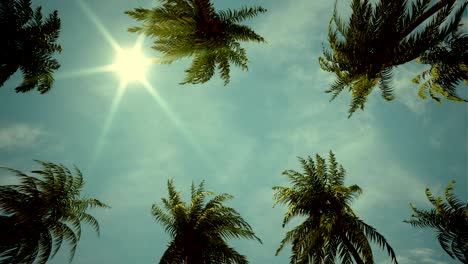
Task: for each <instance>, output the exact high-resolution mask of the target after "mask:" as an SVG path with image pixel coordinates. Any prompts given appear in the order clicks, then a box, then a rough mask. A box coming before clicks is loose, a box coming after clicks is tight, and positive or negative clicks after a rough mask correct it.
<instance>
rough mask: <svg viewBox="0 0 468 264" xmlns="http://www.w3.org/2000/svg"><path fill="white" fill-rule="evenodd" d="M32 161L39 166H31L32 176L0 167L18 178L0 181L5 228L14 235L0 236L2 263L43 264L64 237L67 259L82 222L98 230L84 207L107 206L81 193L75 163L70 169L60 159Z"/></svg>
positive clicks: (80, 174)
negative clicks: (11, 226) (12, 182)
mask: <svg viewBox="0 0 468 264" xmlns="http://www.w3.org/2000/svg"><path fill="white" fill-rule="evenodd" d="M36 162H37V163H39V164H40V165H41V166H42V169H41V170H34V171H32V173H33V174H35V175H36V176H29V175H27V174H26V173H23V172H21V171H19V170H14V169H10V168H2V169H6V170H8V171H9V172H12V173H13V175H15V176H17V177H18V178H19V180H20V183H19V184H18V185H5V186H0V212H2V213H4V214H6V215H7V216H8V220H9V221H10V222H11V223H14V226H15V228H14V229H13V230H11V231H10V232H12V236H13V237H17V238H18V239H17V240H15V239H13V240H7V241H4V240H1V239H0V252H1V253H0V259H3V260H5V259H6V260H5V261H7V263H9V262H8V261H12V263H31V264H32V263H33V262H34V263H40V264H43V263H45V262H46V261H48V260H49V259H50V258H52V257H53V256H55V254H56V253H57V252H58V250H59V249H60V247H61V245H62V242H63V241H64V240H66V241H67V242H69V244H70V253H71V254H70V261H71V260H72V259H73V256H74V254H75V250H76V246H77V244H78V241H79V239H80V237H81V223H82V222H84V223H87V224H89V225H91V226H92V227H93V228H94V229H95V230H96V232H97V233H98V234H99V224H98V221H97V220H96V219H95V218H94V217H93V216H92V215H90V214H88V213H87V210H88V209H89V208H96V207H99V208H106V207H108V206H107V205H106V204H104V203H102V202H101V201H99V200H97V199H94V198H83V197H82V196H81V192H82V190H83V187H84V181H83V175H82V173H81V172H80V170H79V169H78V168H76V167H75V173H74V174H73V173H72V172H71V171H70V170H69V169H68V168H67V167H65V166H64V165H61V164H54V163H51V162H43V161H36ZM2 248H4V249H6V251H3V250H1V249H2ZM35 261H36V262H35ZM0 263H2V262H1V261H0Z"/></svg>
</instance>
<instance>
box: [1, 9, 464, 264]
mask: <svg viewBox="0 0 468 264" xmlns="http://www.w3.org/2000/svg"><path fill="white" fill-rule="evenodd" d="M32 2H33V6H38V5H41V6H42V7H43V12H44V13H50V12H51V11H52V10H58V12H59V16H60V18H61V20H62V30H61V34H60V39H59V42H60V44H61V45H62V47H63V52H62V53H61V54H60V55H58V56H57V59H58V60H59V62H60V63H61V65H62V66H61V68H60V69H59V70H58V71H57V72H56V74H55V79H56V80H55V83H54V86H53V89H52V90H51V91H50V92H49V93H47V94H45V95H40V94H38V93H37V92H35V91H34V92H30V93H26V94H16V93H15V92H14V87H16V85H18V84H19V83H20V81H21V75H20V74H19V73H17V74H15V75H14V76H12V78H10V80H9V81H8V82H6V83H5V85H4V86H3V87H1V88H0V166H6V167H11V168H15V169H20V170H22V171H31V170H35V169H38V168H39V166H38V164H37V163H35V162H34V160H35V159H37V160H43V161H50V162H54V163H62V164H64V165H66V166H68V167H72V166H73V164H75V165H76V166H77V167H78V168H79V169H80V170H81V171H82V172H83V174H84V178H85V181H86V186H85V191H84V192H85V195H86V196H88V197H95V198H97V199H99V200H101V201H103V202H105V203H107V204H109V205H110V206H111V207H112V208H110V209H101V210H97V209H95V210H92V211H91V213H92V214H93V215H94V216H95V217H96V218H97V219H98V221H99V223H100V225H101V235H100V237H98V236H97V235H96V234H95V233H94V231H93V230H92V228H91V227H89V226H85V225H84V226H83V229H84V231H83V235H82V238H81V240H80V242H79V245H78V248H77V251H76V255H75V257H74V259H73V263H76V264H87V263H90V264H93V263H114V264H120V263H122V264H123V263H141V264H143V263H157V262H158V261H159V258H160V257H161V255H162V253H163V252H164V250H165V249H166V246H167V243H168V242H169V239H170V238H169V236H168V235H167V234H165V233H164V229H163V228H162V227H161V226H160V225H159V224H158V223H157V222H156V220H155V219H154V218H153V217H152V215H151V213H150V209H151V205H152V204H153V203H160V199H161V197H166V196H167V180H168V179H174V183H175V186H176V188H177V190H178V191H180V192H182V193H183V194H184V197H185V198H188V193H189V191H190V185H191V183H192V181H194V182H195V183H196V184H198V183H199V182H200V181H202V180H205V181H206V186H207V189H208V190H210V191H215V192H218V193H229V194H232V195H234V197H235V198H234V199H232V200H231V201H229V202H228V203H227V205H229V206H232V207H233V208H235V209H236V210H237V211H238V212H239V213H240V214H241V215H242V217H244V219H245V220H246V221H247V222H248V223H249V224H250V225H251V226H252V228H253V230H254V231H255V232H256V234H257V236H259V237H260V238H261V239H262V241H263V244H259V243H257V242H255V241H248V240H232V241H229V243H230V244H231V245H233V246H234V247H235V248H236V249H237V250H238V251H239V252H240V253H241V254H244V255H246V256H247V257H248V259H249V261H250V263H257V264H267V263H288V262H289V256H290V251H289V250H290V248H289V247H287V248H285V249H284V250H283V251H282V252H281V253H280V254H279V256H275V251H276V249H277V247H278V246H279V243H280V241H281V239H282V238H283V236H284V234H285V232H287V231H288V230H290V229H292V228H293V227H294V226H295V225H297V224H298V223H300V219H298V220H296V221H293V222H292V223H291V224H289V225H287V226H286V227H285V228H282V227H281V223H282V218H283V215H284V213H285V211H286V208H285V207H284V206H275V207H274V208H273V207H272V206H273V203H274V201H273V190H272V187H273V186H277V185H282V186H286V185H288V184H289V183H288V181H287V179H286V177H285V176H283V175H281V173H282V172H283V171H284V170H286V169H294V170H300V167H299V162H298V160H297V157H307V156H308V155H310V156H315V154H319V155H321V156H322V157H325V156H327V155H328V152H329V151H330V150H332V151H333V152H334V153H335V155H336V159H337V161H338V162H339V163H340V164H342V165H343V167H344V168H345V169H346V171H347V175H346V179H345V184H346V185H352V184H357V185H359V186H360V187H361V188H362V189H363V194H362V195H361V196H360V197H359V198H358V199H357V200H355V201H354V202H353V204H352V208H353V209H354V211H355V213H356V214H357V215H358V216H359V217H360V218H361V219H363V220H364V221H365V222H366V223H368V224H370V225H372V226H373V227H375V228H376V229H377V230H378V231H379V232H380V233H381V234H383V235H384V236H385V237H386V239H387V241H388V242H389V243H390V245H391V246H392V247H393V248H394V250H395V252H396V254H397V258H398V261H399V263H401V264H415V263H423V264H442V263H456V262H455V261H454V260H452V259H451V258H450V257H449V256H448V255H446V254H445V252H444V251H443V250H442V249H441V247H440V246H439V244H438V242H437V240H436V238H435V232H434V231H432V230H429V229H425V230H420V229H415V228H412V227H411V226H410V225H409V224H405V223H403V222H402V221H403V220H405V219H409V217H410V216H411V209H410V206H409V204H410V202H412V203H414V204H415V205H416V206H417V207H418V208H424V209H429V208H430V204H429V202H428V201H427V199H426V197H425V194H424V190H425V188H426V187H429V188H430V189H431V190H432V191H433V193H435V194H436V195H441V194H443V191H444V189H445V187H446V186H447V184H448V183H449V182H450V181H451V180H456V181H457V183H456V184H455V189H454V193H455V195H456V196H457V197H458V198H459V199H460V200H462V201H465V202H466V201H467V199H468V198H467V197H468V186H467V184H468V183H467V181H468V180H467V178H468V168H467V164H468V158H467V152H468V141H467V137H468V131H467V129H468V126H467V122H468V116H467V115H468V108H467V107H468V105H467V104H462V103H455V102H450V101H445V102H444V103H443V104H441V105H438V104H436V103H435V102H433V101H432V100H431V99H427V100H422V99H420V98H419V97H418V95H417V87H416V86H415V85H413V84H412V83H411V79H412V77H414V76H415V75H416V74H417V73H418V72H420V71H422V70H424V69H425V68H424V67H423V66H421V65H416V64H412V63H409V64H407V65H403V66H400V67H398V68H396V69H395V71H394V77H393V80H392V86H393V87H394V89H395V95H396V99H395V100H394V101H392V102H386V101H385V100H384V99H383V98H381V96H380V93H379V92H378V91H374V92H373V93H372V94H371V95H370V96H369V100H368V102H367V104H366V108H365V111H358V112H356V113H355V114H354V115H353V116H352V118H350V119H348V118H347V116H348V114H347V111H348V107H349V102H350V96H349V94H348V93H347V92H343V93H342V94H341V95H340V96H339V97H338V98H337V99H336V100H334V101H332V102H329V99H330V95H329V94H325V93H324V91H325V90H326V89H327V88H328V85H329V84H330V83H331V82H332V81H333V75H332V74H329V73H327V72H324V71H322V70H321V69H320V67H319V65H318V62H317V61H318V57H319V56H321V54H322V43H326V40H327V28H328V21H329V18H330V16H331V14H332V11H333V1H309V0H295V1H281V0H256V1H253V0H236V1H221V0H213V4H214V6H215V8H216V9H227V8H231V9H237V8H240V7H242V6H244V5H248V6H251V5H261V6H262V7H264V8H266V9H268V12H266V13H264V14H260V15H259V16H257V17H256V18H253V19H251V20H248V21H246V24H248V25H250V26H251V27H252V28H253V29H254V30H255V31H256V32H257V33H258V34H260V35H262V36H263V37H264V38H265V39H266V41H267V43H266V44H258V43H244V44H243V47H245V48H246V50H247V55H248V57H249V70H248V71H241V70H240V69H238V68H234V67H233V68H232V69H231V82H230V83H229V84H228V85H227V86H224V85H223V81H222V80H221V79H220V78H219V75H218V74H216V75H215V76H214V77H213V78H212V80H210V81H209V82H207V83H204V84H199V85H184V86H181V85H179V82H181V81H182V80H183V78H184V69H185V68H186V67H187V66H188V65H189V64H190V62H191V60H190V59H183V60H180V61H177V62H175V63H173V64H171V65H159V64H153V65H151V66H150V68H149V70H148V74H147V80H148V85H146V86H145V85H143V84H141V83H138V82H135V83H130V84H129V85H128V86H127V87H126V88H125V89H119V85H120V80H119V76H117V75H116V74H115V73H113V72H104V71H96V69H99V68H100V67H101V68H102V66H105V65H109V64H111V63H113V61H114V60H115V57H116V51H115V49H114V46H115V44H117V45H118V46H120V47H122V48H124V49H125V48H130V47H132V46H133V45H134V43H135V42H136V41H137V38H138V35H137V34H135V33H129V32H127V28H128V27H131V26H136V25H138V23H137V22H136V21H133V20H132V19H131V18H130V17H128V16H126V15H125V14H124V13H123V12H124V11H126V10H130V9H133V8H135V7H139V6H141V7H146V8H150V7H154V6H155V5H156V4H158V2H157V1H150V0H144V1H143V0H138V1H137V0H134V1H108V0H106V1H105V0H101V1H89V0H70V1H61V0H42V1H39V0H37V1H32ZM348 2H349V1H339V5H338V6H339V10H340V12H341V13H343V14H347V12H348V13H349V6H348ZM460 2H461V1H460ZM464 21H465V22H466V23H465V25H468V18H467V16H466V15H465V18H464ZM465 29H467V28H466V26H465ZM151 42H152V41H151V39H149V38H145V39H144V42H143V52H144V54H145V55H146V56H149V57H158V56H159V55H160V54H159V53H157V52H156V51H154V50H152V49H151V48H150V47H151ZM145 87H146V88H145ZM147 87H150V88H151V91H153V92H152V93H150V92H149V91H150V90H148V89H147ZM119 91H120V92H119ZM122 92H123V93H122ZM458 92H459V94H460V95H461V96H463V97H465V98H467V97H468V90H467V89H466V85H465V86H460V87H459V89H458ZM119 93H121V94H122V95H121V96H117V95H118V94H119ZM116 98H120V100H116ZM12 182H13V180H12V178H11V176H9V175H8V173H6V172H1V173H0V183H1V184H10V183H12ZM374 255H375V262H376V263H390V259H389V257H387V256H386V255H385V254H384V252H383V251H381V250H380V249H378V248H377V247H375V248H374ZM68 256H69V251H68V250H67V248H66V247H64V248H62V249H61V250H60V252H59V253H58V254H57V256H56V257H55V258H53V259H52V260H51V261H50V262H49V263H51V264H58V263H67V262H68Z"/></svg>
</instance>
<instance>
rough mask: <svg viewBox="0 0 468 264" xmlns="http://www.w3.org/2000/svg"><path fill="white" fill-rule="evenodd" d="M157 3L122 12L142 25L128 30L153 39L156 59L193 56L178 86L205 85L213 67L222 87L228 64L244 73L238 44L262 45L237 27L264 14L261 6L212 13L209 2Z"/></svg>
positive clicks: (244, 28)
mask: <svg viewBox="0 0 468 264" xmlns="http://www.w3.org/2000/svg"><path fill="white" fill-rule="evenodd" d="M159 1H160V2H161V3H162V7H156V8H153V9H146V8H135V9H134V10H133V11H126V12H125V13H126V14H128V15H130V16H131V17H133V18H134V19H136V20H137V21H141V22H142V25H141V26H139V27H132V28H129V31H130V32H141V33H143V34H145V35H146V36H149V37H154V38H156V40H155V41H154V46H153V49H155V50H157V51H160V52H162V53H163V56H162V58H160V59H159V60H158V61H159V62H161V63H167V64H170V63H172V62H173V61H175V60H178V59H181V58H184V57H192V56H193V57H194V58H193V61H192V64H191V66H190V67H189V68H188V69H186V70H185V72H186V74H187V75H186V78H185V80H184V81H183V82H182V83H181V84H186V83H192V84H196V83H204V82H207V81H208V80H210V79H211V77H212V76H213V75H214V72H215V68H216V67H217V68H218V69H219V71H220V74H221V78H222V79H223V80H224V83H225V85H226V84H227V83H228V82H229V79H230V75H229V73H230V64H234V65H236V66H239V67H241V68H242V70H247V55H246V52H245V49H243V48H242V47H241V45H240V43H239V42H240V41H256V42H265V40H264V39H263V37H261V36H259V35H258V34H256V33H255V32H254V31H253V30H252V29H251V28H250V27H248V26H246V25H242V24H239V23H240V22H241V21H243V20H245V19H247V18H252V17H255V16H256V15H257V14H258V13H263V12H266V9H264V8H262V7H250V8H247V7H244V8H242V9H240V10H234V11H232V10H229V9H228V10H226V11H215V10H214V7H213V4H212V3H211V1H210V0H159Z"/></svg>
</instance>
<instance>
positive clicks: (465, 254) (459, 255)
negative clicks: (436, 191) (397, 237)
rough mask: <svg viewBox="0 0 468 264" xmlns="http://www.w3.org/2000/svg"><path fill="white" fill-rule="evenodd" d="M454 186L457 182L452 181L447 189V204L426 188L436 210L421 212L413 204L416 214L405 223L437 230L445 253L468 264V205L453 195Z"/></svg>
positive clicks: (428, 197)
mask: <svg viewBox="0 0 468 264" xmlns="http://www.w3.org/2000/svg"><path fill="white" fill-rule="evenodd" d="M454 184H455V181H452V182H451V183H450V184H449V185H448V186H447V188H446V189H445V199H446V200H447V203H445V202H444V201H443V200H442V197H441V196H439V197H438V198H437V199H436V198H434V196H433V195H432V193H431V191H430V190H429V188H426V196H427V199H428V200H429V201H430V202H431V204H432V205H433V206H434V208H432V209H430V210H419V209H417V208H416V207H415V206H414V205H413V204H411V208H412V209H413V211H414V214H413V215H412V216H411V217H412V218H411V220H405V221H404V222H405V223H409V224H411V225H412V226H415V227H421V228H427V227H429V228H434V229H436V230H437V233H438V234H437V239H438V240H439V243H440V246H441V247H442V248H443V249H444V250H445V252H447V254H449V255H450V257H452V258H454V259H455V258H456V259H458V260H460V261H461V262H462V263H468V204H467V203H463V202H462V201H460V200H458V199H457V198H456V197H455V196H454V195H453V193H452V190H453V185H454Z"/></svg>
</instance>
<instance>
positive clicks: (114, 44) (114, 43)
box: [77, 0, 120, 51]
mask: <svg viewBox="0 0 468 264" xmlns="http://www.w3.org/2000/svg"><path fill="white" fill-rule="evenodd" d="M77 2H78V5H79V6H80V8H81V9H82V10H83V12H84V13H85V14H86V15H87V16H88V18H89V19H90V20H91V22H93V24H94V25H95V26H96V28H97V29H98V30H99V31H100V32H101V34H102V35H103V36H104V38H105V39H106V40H107V42H109V44H110V45H111V46H112V48H113V49H114V50H115V51H119V50H120V46H119V44H117V41H115V39H114V38H113V37H112V35H111V34H110V33H109V31H108V30H107V29H106V28H105V27H104V25H103V24H102V23H101V21H99V19H98V18H97V17H96V15H94V13H93V11H91V9H90V8H89V7H88V6H87V5H86V4H85V2H84V1H83V0H77Z"/></svg>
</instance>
